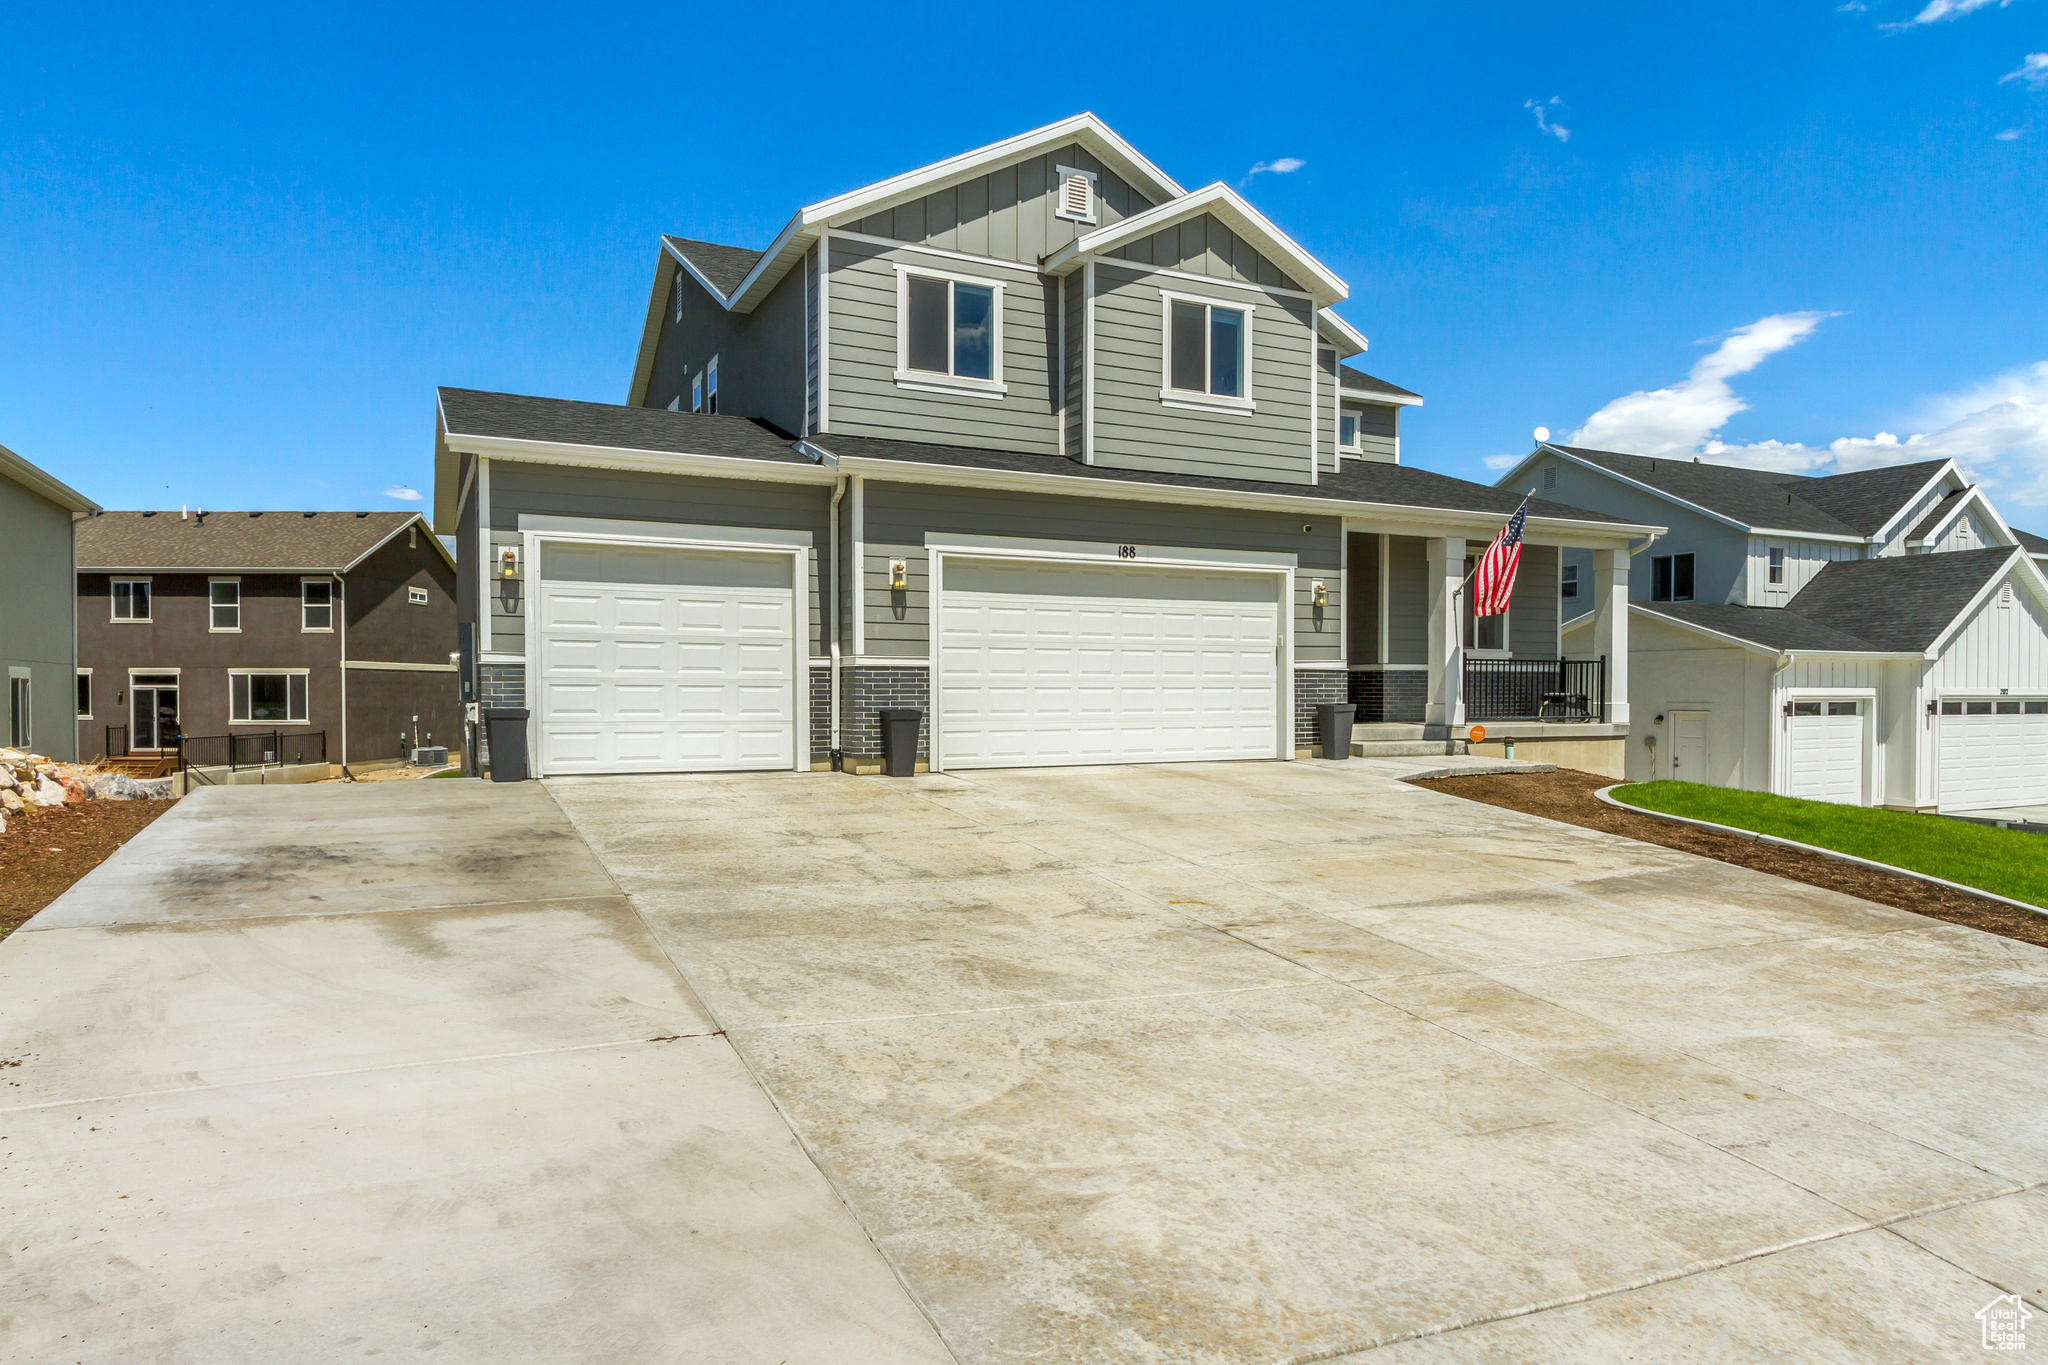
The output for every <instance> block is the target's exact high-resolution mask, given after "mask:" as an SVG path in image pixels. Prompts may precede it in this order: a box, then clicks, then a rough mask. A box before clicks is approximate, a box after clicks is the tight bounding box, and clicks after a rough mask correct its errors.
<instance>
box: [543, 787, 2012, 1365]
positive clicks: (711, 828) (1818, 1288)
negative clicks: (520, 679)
mask: <svg viewBox="0 0 2048 1365" xmlns="http://www.w3.org/2000/svg"><path fill="white" fill-rule="evenodd" d="M1412 766H1414V761H1413V760H1407V761H1396V760H1368V761H1354V762H1351V763H1346V764H1317V763H1294V764H1251V763H1247V764H1219V765H1203V766H1185V767H1150V768H1146V767H1135V768H1099V769H1069V770H1061V771H1037V772H991V773H970V774H965V775H961V776H939V777H925V778H919V779H915V780H908V781H888V780H879V779H855V778H844V777H840V778H830V777H794V776H780V775H778V776H736V777H692V778H647V779H584V780H574V781H561V782H558V783H554V784H551V787H552V790H553V793H554V795H555V796H556V798H557V799H558V800H559V801H560V802H561V804H562V805H563V807H564V808H565V809H566V810H567V811H568V812H569V814H570V815H571V817H572V818H573V820H574V821H575V823H576V825H577V827H578V828H579V829H580V830H581V831H582V832H583V833H584V835H585V837H586V838H587V839H588V840H589V841H590V843H591V846H592V847H593V848H594V849H595V850H596V852H597V854H598V856H599V857H600V858H601V859H602V860H603V861H604V863H605V864H606V866H607V867H608V868H609V869H610V870H611V872H612V875H613V876H614V878H615V879H616V880H617V881H618V883H619V885H620V886H621V888H622V889H623V890H624V891H626V892H627V893H628V894H629V895H630V896H631V897H632V899H633V902H634V904H635V905H636V906H637V908H638V909H639V911H640V913H641V915H642V916H643V917H644V918H645V919H646V921H647V922H648V924H649V925H650V926H651V928H652V929H653V932H654V934H655V936H656V937H657V938H658V939H659V940H660V941H661V942H662V944H663V945H664V946H665V947H666V948H667V949H668V951H669V953H670V955H671V956H672V957H673V958H674V959H675V961H676V962H677V963H678V964H679V965H680V967H681V968H682V970H683V972H684V974H685V975H686V976H687V977H688V978H689V980H690V983H691V984H692V985H693V986H694V987H695V989H696V991H697V993H698V996H699V998H700V999H701V1000H702V1001H703V1002H704V1004H705V1006H706V1007H707V1008H708V1010H709V1011H710V1013H711V1015H712V1017H713V1018H715V1019H716V1020H717V1022H718V1023H719V1024H720V1025H721V1026H722V1027H723V1028H724V1029H725V1030H726V1031H727V1036H728V1037H729V1038H730V1039H731V1040H732V1041H733V1043H734V1044H735V1045H736V1046H737V1047H738V1049H739V1051H740V1052H741V1054H742V1055H743V1056H744V1057H745V1058H746V1060H747V1062H748V1064H749V1066H750V1067H751V1068H752V1069H753V1071H754V1073H755V1074H756V1075H757V1076H758V1077H759V1078H760V1079H761V1081H762V1083H763V1084H764V1085H765V1086H766V1087H767V1089H768V1091H769V1093H770V1094H772V1095H773V1096H774V1099H775V1102H776V1104H777V1105H778V1106H779V1107H780V1108H781V1110H782V1112H783V1113H784V1114H785V1115H787V1116H788V1118H789V1121H790V1123H791V1124H792V1125H793V1127H794V1128H795V1130H796V1132H797V1134H798V1135H799V1136H800V1137H801V1138H802V1140H803V1142H804V1143H805V1145H806V1147H807V1148H808V1149H809V1150H810V1152H811V1153H812V1154H813V1155H814V1156H815V1157H816V1159H817V1160H818V1162H819V1164H820V1166H821V1167H822V1169H823V1170H824V1171H826V1172H827V1173H828V1174H829V1176H830V1177H831V1180H832V1182H833V1184H834V1185H835V1186H836V1187H837V1189H838V1190H839V1191H840V1192H841V1193H842V1194H843V1195H844V1196H845V1198H846V1200H847V1202H848V1204H849V1205H850V1206H851V1207H852V1209H853V1210H854V1212H855V1213H856V1214H857V1215H858V1216H859V1218H860V1220H861V1222H862V1224H863V1225H864V1226H865V1227H866V1228H867V1230H868V1232H869V1234H870V1235H871V1236H872V1237H873V1238H874V1240H875V1242H876V1244H877V1245H878V1246H879V1247H880V1248H881V1250H882V1251H883V1252H884V1253H885V1254H886V1255H887V1257H888V1258H889V1260H890V1262H891V1264H892V1265H893V1266H894V1268H895V1269H896V1271H897V1273H898V1274H899V1275H900V1276H901V1278H902V1279H903V1281H904V1283H905V1284H906V1285H907V1286H908V1288H909V1290H910V1292H911V1293H912V1294H913V1295H914V1296H915V1297H916V1300H917V1302H918V1304H919V1305H920V1307H922V1308H923V1310H924V1311H925V1312H926V1313H928V1314H929V1315H930V1317H931V1319H932V1321H933V1322H935V1323H936V1324H937V1326H938V1328H939V1330H940V1332H941V1333H942V1335H943V1336H944V1338H945V1341H946V1343H947V1345H948V1346H950V1347H951V1349H952V1351H953V1352H954V1354H955V1355H956V1356H957V1357H958V1358H959V1359H960V1360H962V1361H968V1362H1010V1361H1017V1362H1022V1361H1034V1362H1036V1361H1051V1360H1058V1361H1133V1360H1135V1361H1202V1362H1253V1361H1257V1362H1279V1361H1306V1360H1323V1359H1333V1358H1339V1359H1354V1360H1359V1361H1366V1360H1369V1361H1372V1362H1374V1365H1380V1363H1381V1362H1394V1361H1436V1360H1517V1361H1528V1360H1545V1361H1560V1362H1567V1361H1569V1362H1578V1361H1588V1360H1621V1359H1629V1360H1636V1361H1655V1360H1681V1359H1682V1360H1698V1359H1703V1358H1705V1359H1742V1360H1758V1361H1782V1360H1800V1359H1810V1360H1826V1361H1916V1362H1917V1361H1926V1360H1933V1359H1964V1358H1969V1359H1975V1358H1977V1357H1978V1356H1979V1355H1980V1354H1981V1345H1980V1340H1979V1337H1980V1331H1981V1324H1980V1322H1979V1321H1978V1319H1977V1318H1976V1317H1975V1316H1974V1315H1975V1314H1976V1313H1977V1311H1978V1310H1979V1309H1980V1308H1983V1307H1985V1306H1986V1304H1987V1303H1989V1302H1990V1301H1991V1300H1992V1299H1994V1298H1996V1297H1997V1296H1999V1295H2000V1294H2003V1293H2007V1292H2021V1293H2024V1294H2027V1295H2029V1296H2031V1302H2032V1304H2033V1306H2034V1311H2035V1312H2036V1313H2037V1314H2040V1315H2041V1316H2039V1317H2037V1319H2036V1321H2037V1322H2038V1323H2039V1324H2040V1329H2041V1330H2040V1332H2039V1335H2041V1336H2042V1337H2043V1343H2042V1344H2043V1346H2048V1192H2044V1191H2043V1190H2042V1189H2040V1188H2038V1187H2039V1186H2040V1184H2041V1182H2042V1181H2043V1180H2044V1178H2048V1122H2044V1117H2048V951H2043V950H2042V949H2039V948H2035V947H2031V946H2028V945H2025V944H2020V943H2015V942H2012V941H2010V940H2006V939H2001V938H1995V937H1992V936H1989V935H1986V934H1982V933H1979V932H1977V931H1974V930H1970V929H1965V928H1959V927H1955V926H1951V925H1947V924H1942V923H1937V922H1934V921H1930V920H1926V919H1922V918H1919V917H1917V916H1914V915H1911V914H1907V913H1904V912H1902V911H1897V910H1892V909H1888V908H1885V907H1881V906H1875V905H1871V904H1868V903H1865V902H1862V901H1857V900H1853V899H1850V898H1848V897H1844V896H1840V895H1836V894H1834V893H1831V892H1825V891H1820V890H1816V889H1813V888H1809V887H1805V886H1802V885H1798V884H1795V883H1792V882H1786V881H1781V880H1778V879H1775V878H1772V877H1768V876H1764V875H1761V874H1757V873H1752V872H1749V871H1746V870H1743V869H1740V868H1735V867H1730V866H1727V865H1724V864H1720V863H1713V862H1706V861H1702V860H1700V859H1697V858H1694V857H1692V856H1690V855H1686V854H1682V853H1679V852H1676V851H1674V850H1669V849H1664V848H1660V847H1654V846H1650V845H1645V844H1638V843H1634V842H1630V841H1626V840H1622V839H1618V838H1614V837H1611V836H1608V835H1603V834H1598V833H1595V832H1592V831H1587V830H1580V829H1576V828H1570V827H1565V826H1561V825H1556V824H1552V823H1549V822H1547V821H1543V820H1540V819H1536V818H1534V817H1530V816H1524V815H1520V814H1517V813H1514V812H1509V811H1504V810H1500V809H1496V808H1493V807H1488V806H1481V805H1475V804H1472V803H1469V802H1465V801H1461V800H1458V799H1457V798H1454V797H1450V796H1447V795H1443V794H1441V793H1437V792H1431V791H1426V790H1422V789H1418V788H1415V787H1411V786H1405V785H1403V784H1401V783H1399V782H1397V781H1395V780H1394V779H1395V778H1396V777H1397V776H1398V775H1400V774H1401V773H1402V772H1403V771H1404V770H1405V769H1406V768H1409V767H1412Z"/></svg>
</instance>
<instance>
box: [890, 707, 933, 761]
mask: <svg viewBox="0 0 2048 1365" xmlns="http://www.w3.org/2000/svg"><path fill="white" fill-rule="evenodd" d="M923 722H924V712H922V711H920V710H918V709H917V708H916V707H915V706H885V707H883V708H882V771H883V772H885V773H887V774H888V775H889V776H890V777H915V776H917V732H918V729H919V727H920V726H921V725H922V724H923Z"/></svg>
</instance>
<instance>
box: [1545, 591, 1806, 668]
mask: <svg viewBox="0 0 2048 1365" xmlns="http://www.w3.org/2000/svg"><path fill="white" fill-rule="evenodd" d="M1628 609H1629V614H1630V615H1631V616H1640V617H1642V618H1643V619H1644V620H1645V621H1655V622H1656V623H1657V624H1658V625H1660V626H1671V627H1672V628H1674V629H1677V630H1685V631H1690V632H1692V633H1693V634H1694V635H1704V636H1706V637H1707V638H1708V639H1710V640H1718V641H1720V642H1721V643H1722V644H1724V645H1736V646H1738V647H1740V648H1742V649H1747V650H1749V651H1751V652H1752V653H1756V654H1768V655H1770V656H1771V657H1772V658H1774V659H1775V658H1777V657H1778V656H1779V655H1780V654H1789V653H1790V652H1791V651H1790V650H1776V649H1772V648H1771V647H1770V646H1769V645H1762V644H1758V643H1757V642H1756V641H1755V640H1745V639H1743V638H1742V637H1741V636H1740V635H1730V634H1728V633H1727V632H1726V631H1721V630H1715V629H1713V628H1712V627H1711V626H1703V625H1700V624H1698V623H1697V622H1693V621H1681V620H1679V619H1678V618H1677V617H1675V616H1666V615H1664V614H1663V613H1662V612H1658V611H1651V610H1650V609H1649V608H1648V607H1646V606H1644V605H1643V604H1642V603H1640V602H1631V603H1629V604H1628ZM1593 615H1594V613H1593V612H1590V611H1589V612H1587V613H1586V614H1585V616H1580V617H1576V618H1574V619H1573V620H1572V621H1568V622H1566V623H1565V629H1566V630H1570V629H1571V628H1572V627H1573V626H1574V625H1576V624H1577V623H1578V622H1579V621H1584V620H1586V619H1587V618H1588V617H1591V616H1593ZM1631 643H1633V641H1631Z"/></svg>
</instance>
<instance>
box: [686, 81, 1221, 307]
mask: <svg viewBox="0 0 2048 1365" xmlns="http://www.w3.org/2000/svg"><path fill="white" fill-rule="evenodd" d="M1068 142H1077V143H1079V144H1080V145H1082V146H1084V147H1086V148H1087V149H1088V150H1089V151H1091V152H1093V153H1094V154H1095V155H1096V156H1097V157H1098V158H1099V159H1100V160H1102V161H1103V162H1104V163H1105V164H1107V165H1109V166H1110V167H1111V168H1112V169H1114V170H1115V171H1116V172H1117V173H1118V174H1119V175H1121V176H1123V177H1124V178H1125V179H1126V180H1129V181H1130V182H1131V183H1132V184H1133V185H1135V186H1136V187H1137V188H1138V190H1140V191H1141V192H1142V193H1144V194H1145V196H1146V197H1147V198H1151V199H1168V200H1173V199H1179V198H1180V197H1181V196H1182V195H1184V194H1185V193H1186V191H1185V190H1183V189H1181V187H1180V186H1179V185H1178V184H1177V183H1175V182H1174V180H1173V179H1172V178H1171V177H1170V176H1168V175H1167V174H1166V173H1165V172H1164V171H1162V170H1160V169H1159V168H1158V167H1157V166H1154V165H1153V164H1152V163H1151V162H1149V161H1147V160H1146V159H1145V158H1144V157H1142V156H1140V155H1139V154H1138V151H1137V149H1136V148H1135V147H1132V146H1131V145H1130V144H1129V143H1128V142H1125V141H1124V140H1123V139H1122V138H1120V137H1118V136H1117V135H1116V134H1115V133H1113V132H1111V131H1110V129H1109V125H1107V124H1105V123H1104V122H1103V121H1102V120H1101V119H1098V118H1097V117H1095V115H1093V114H1086V113H1083V114H1076V115H1074V116H1073V117H1072V118H1065V119H1061V120H1060V121H1059V122H1058V123H1048V124H1047V125H1045V127H1043V128H1034V129H1032V130H1031V131H1030V132H1028V133H1019V134H1018V135H1017V136H1015V137H1012V138H1005V139H1004V140H1003V141H1001V142H992V143H990V144H989V145H988V146H986V147H977V148H975V149H974V150H973V151H971V152H962V153H961V154H960V155H959V156H955V157H948V158H947V159H946V160H944V161H935V162H933V163H932V164H930V165H929V166H920V167H919V168H918V169H916V170H914V171H906V172H904V173H903V174H902V175H898V176H892V177H890V178H889V179H887V180H878V181H876V182H875V183H874V184H872V185H864V186H862V187H861V188H860V189H857V190H849V191H848V192H847V193H845V194H842V195H838V196H836V197H834V198H831V199H821V200H819V201H818V202H817V203H815V204H808V205H806V206H805V207H803V208H801V209H799V210H797V213H796V215H795V216H794V217H792V218H791V219H790V220H789V224H788V226H786V227H784V228H783V229H782V231H781V233H780V234H778V235H777V236H776V238H775V240H774V242H772V243H771V244H770V245H769V247H768V250H767V251H765V252H763V253H762V256H761V259H760V260H759V261H757V262H755V263H754V268H753V269H752V270H750V271H748V272H747V277H746V278H745V279H744V280H741V281H740V282H739V285H738V287H736V288H735V289H734V290H733V291H732V294H731V296H730V298H728V299H727V300H726V304H725V306H726V307H727V308H728V309H730V310H731V311H733V312H736V313H745V312H751V311H752V310H753V307H754V305H755V304H756V303H758V302H760V297H761V296H762V295H765V294H766V293H767V291H768V290H769V289H771V288H773V287H774V286H775V283H776V281H778V280H780V279H781V278H782V277H783V275H784V274H786V273H788V270H789V267H790V266H791V265H792V264H793V263H794V261H795V260H796V259H797V258H800V257H801V256H802V254H803V252H804V250H805V248H807V247H808V246H809V245H810V244H811V242H812V241H814V240H815V239H816V237H817V234H818V233H819V231H820V230H822V229H824V228H830V227H841V226H844V225H845V224H847V223H851V222H858V221H859V220H860V219H862V218H865V217H867V216H868V215H869V214H871V213H875V212H877V211H879V210H880V209H883V208H886V207H888V206H889V205H891V204H894V203H896V202H897V201H899V200H903V199H912V198H916V197H918V196H920V195H926V194H930V193H932V192H933V191H934V190H940V189H944V188H945V187H946V186H947V185H949V184H956V183H958V182H959V181H962V180H968V179H972V178H973V177H974V176H977V175H980V174H982V173H984V172H985V171H987V170H989V169H991V168H993V167H996V166H1000V165H1003V164H1005V163H1006V162H1010V161H1016V160H1019V159H1021V158H1023V157H1027V156H1031V155H1033V154H1034V153H1036V152H1041V151H1046V150H1049V149H1051V148H1053V147H1057V146H1061V145H1063V144H1065V143H1068ZM827 264H828V265H829V262H828V263H827ZM721 297H723V296H721Z"/></svg>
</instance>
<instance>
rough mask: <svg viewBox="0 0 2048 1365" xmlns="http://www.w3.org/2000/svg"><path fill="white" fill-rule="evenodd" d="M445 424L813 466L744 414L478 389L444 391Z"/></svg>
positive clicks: (482, 432)
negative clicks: (723, 413) (629, 405)
mask: <svg viewBox="0 0 2048 1365" xmlns="http://www.w3.org/2000/svg"><path fill="white" fill-rule="evenodd" d="M440 394H441V420H442V422H443V424H444V426H445V428H446V430H447V432H448V434H449V435H451V436H454V435H461V436H499V437H504V438H507V439H511V440H524V441H555V442H559V443H561V444H563V445H578V446H599V447H603V448H606V449H611V450H657V451H663V452H666V453H669V454H673V455H724V456H729V457H732V458H735V459H744V460H773V461H776V462H778V463H781V464H810V463H811V461H809V460H808V459H805V458H804V457H803V456H802V455H799V454H797V452H796V450H795V448H794V446H792V444H791V442H790V438H789V437H787V436H783V435H778V434H777V433H776V432H774V431H771V430H770V429H769V428H767V427H765V426H763V425H761V424H760V423H757V422H755V421H753V420H752V419H750V418H746V417H713V416H710V415H708V414H705V413H699V412H670V411H669V410H668V409H667V408H631V407H626V406H624V405H623V404H619V403H585V402H580V401H578V400H576V399H573V398H533V397H529V396H527V395H525V394H518V393H488V392H485V391H483V390H480V389H442V390H441V391H440Z"/></svg>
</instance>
